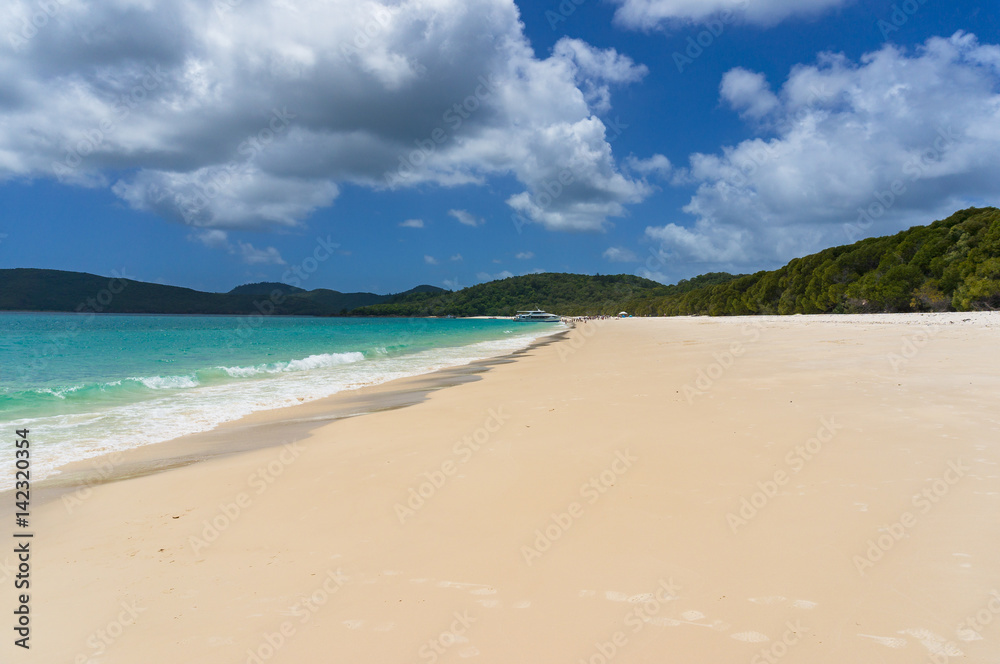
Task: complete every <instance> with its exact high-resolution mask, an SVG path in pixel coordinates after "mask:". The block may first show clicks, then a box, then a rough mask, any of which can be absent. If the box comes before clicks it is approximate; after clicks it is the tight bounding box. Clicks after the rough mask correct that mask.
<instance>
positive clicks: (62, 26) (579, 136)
mask: <svg viewBox="0 0 1000 664" xmlns="http://www.w3.org/2000/svg"><path fill="white" fill-rule="evenodd" d="M219 6H222V7H224V9H225V11H217V7H219ZM37 11H38V9H37V3H36V2H35V1H34V0H10V1H9V2H8V3H7V4H6V5H5V7H4V12H3V14H2V15H0V35H4V36H5V37H4V39H5V41H6V39H7V38H6V36H8V35H11V34H14V35H17V34H19V33H20V32H21V30H22V27H23V25H26V24H30V19H31V16H32V14H33V13H35V12H37ZM366 31H367V34H366ZM362 38H363V39H362ZM6 46H8V45H7V44H5V48H3V49H0V79H2V80H3V81H4V90H3V94H2V96H0V181H3V180H7V179H11V178H19V179H32V178H46V177H58V178H59V179H60V180H62V181H63V182H65V183H68V184H72V185H77V186H88V187H106V186H109V185H113V191H114V193H115V194H116V195H118V196H119V197H121V198H122V200H124V201H125V202H127V203H128V204H129V205H130V206H132V207H133V208H136V209H141V210H150V211H153V212H155V213H157V214H159V215H161V216H164V217H167V218H171V219H174V220H176V221H179V222H181V223H185V224H188V225H190V226H193V227H196V228H214V229H228V230H236V229H255V230H260V229H267V228H275V227H284V228H288V227H296V226H301V225H302V224H303V223H304V220H305V219H307V218H308V217H309V215H310V214H312V213H313V212H314V211H315V210H316V209H317V208H322V207H325V206H329V205H331V204H332V203H333V202H334V201H335V199H336V198H337V196H338V195H339V192H340V188H341V186H342V185H343V184H344V183H352V184H356V185H362V186H367V187H370V188H374V189H383V188H389V189H400V188H409V187H416V186H420V185H423V184H428V183H430V184H435V185H440V186H453V185H459V184H483V183H485V182H486V181H487V180H488V179H489V178H491V177H510V176H513V178H514V179H516V180H517V181H518V182H519V183H520V186H521V187H522V188H523V193H522V195H520V196H515V197H514V198H513V199H512V201H511V204H512V207H514V209H515V211H517V212H518V213H521V214H522V215H524V216H525V217H526V218H527V220H528V221H531V222H535V223H540V224H543V225H545V226H546V227H547V228H550V229H556V230H558V229H575V230H599V229H601V228H603V227H604V226H605V224H606V220H607V218H608V217H609V216H616V215H620V214H622V213H623V212H624V208H623V206H624V205H626V204H629V203H634V202H637V201H639V200H641V199H642V198H643V197H644V196H645V195H646V190H645V189H644V187H643V185H642V183H636V182H633V181H631V180H630V179H628V178H627V177H625V176H623V175H622V174H621V173H620V172H619V171H618V169H617V167H616V163H615V160H614V158H613V157H612V154H611V149H610V145H609V143H608V133H609V131H608V127H606V126H605V123H604V120H602V119H600V118H598V117H597V116H595V113H602V112H606V111H607V110H609V109H610V92H608V89H609V86H613V85H624V84H628V83H631V82H634V81H636V80H639V79H640V78H641V77H642V75H644V73H645V68H644V67H643V66H641V65H636V64H635V63H633V62H632V61H631V60H630V59H629V58H627V57H626V56H624V55H621V54H619V53H617V52H616V51H614V50H610V49H609V50H603V51H602V50H597V49H594V48H592V47H590V46H588V45H587V44H585V43H583V42H580V41H578V40H564V41H561V42H559V43H558V44H557V45H556V48H555V49H554V51H553V53H552V54H551V55H550V56H549V57H546V58H539V57H537V56H536V55H535V53H534V51H533V50H532V49H531V46H530V43H529V42H528V40H527V38H526V37H525V35H524V33H523V30H522V24H521V22H520V15H519V12H518V9H517V7H516V5H515V4H514V2H513V0H436V1H435V2H426V1H425V0H393V1H392V2H388V0H386V2H385V3H379V2H365V3H359V2H354V1H352V0H329V1H320V0H302V1H301V2H296V3H294V8H293V7H292V6H291V5H288V4H287V3H284V2H263V1H262V2H242V3H237V4H236V5H234V6H230V5H228V4H226V3H221V4H220V3H213V2H202V3H198V2H192V1H191V0H143V1H142V2H136V1H135V0H104V1H102V2H100V3H78V2H68V3H59V14H58V16H57V18H56V19H54V20H50V21H49V22H48V23H47V24H46V25H44V26H41V27H40V28H39V29H38V30H37V34H36V35H34V36H33V37H32V38H30V39H27V40H25V41H24V43H23V44H21V43H18V44H17V45H16V47H17V49H16V50H15V49H14V48H7V47H6ZM455 109H457V111H456V110H455ZM613 122H614V121H613V120H609V123H613ZM567 169H568V170H569V171H571V172H572V174H573V183H572V185H570V186H566V187H564V188H563V190H562V192H561V194H560V195H559V196H556V197H554V198H553V200H552V201H547V200H546V199H545V196H546V195H548V194H547V191H548V188H549V187H550V186H551V183H552V182H557V183H558V178H559V175H560V173H562V172H563V171H566V170H567ZM112 174H119V175H112ZM113 177H120V178H121V180H120V181H117V182H112V181H111V178H113ZM539 198H540V199H541V202H539Z"/></svg>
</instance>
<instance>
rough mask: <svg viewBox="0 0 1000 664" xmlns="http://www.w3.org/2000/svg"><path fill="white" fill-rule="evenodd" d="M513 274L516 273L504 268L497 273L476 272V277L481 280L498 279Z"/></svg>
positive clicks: (506, 277)
mask: <svg viewBox="0 0 1000 664" xmlns="http://www.w3.org/2000/svg"><path fill="white" fill-rule="evenodd" d="M513 276H514V273H513V272H510V271H508V270H504V271H503V272H497V273H496V274H490V273H489V272H477V273H476V279H478V280H479V281H497V280H499V279H508V278H510V277H513Z"/></svg>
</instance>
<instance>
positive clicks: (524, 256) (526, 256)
mask: <svg viewBox="0 0 1000 664" xmlns="http://www.w3.org/2000/svg"><path fill="white" fill-rule="evenodd" d="M534 257H535V254H534V252H531V251H522V252H520V253H518V254H516V255H515V256H514V258H516V259H517V260H519V261H527V260H531V259H532V258H534Z"/></svg>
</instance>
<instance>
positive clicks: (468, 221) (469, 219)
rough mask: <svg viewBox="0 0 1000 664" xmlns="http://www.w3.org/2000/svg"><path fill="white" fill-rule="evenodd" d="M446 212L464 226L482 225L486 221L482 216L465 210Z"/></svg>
mask: <svg viewBox="0 0 1000 664" xmlns="http://www.w3.org/2000/svg"><path fill="white" fill-rule="evenodd" d="M448 214H449V215H451V216H452V217H454V218H455V219H457V220H458V223H460V224H463V225H465V226H472V227H473V228H475V227H476V226H482V225H483V224H485V223H486V220H485V219H483V218H482V217H477V216H475V215H474V214H472V213H470V212H468V211H466V210H448Z"/></svg>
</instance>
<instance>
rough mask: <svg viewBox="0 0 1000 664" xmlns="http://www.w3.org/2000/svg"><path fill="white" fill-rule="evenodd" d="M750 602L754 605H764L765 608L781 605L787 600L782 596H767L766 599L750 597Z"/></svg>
mask: <svg viewBox="0 0 1000 664" xmlns="http://www.w3.org/2000/svg"><path fill="white" fill-rule="evenodd" d="M749 600H750V601H751V602H753V603H754V604H764V605H765V606H770V605H771V604H780V603H781V602H784V601H785V598H784V597H782V596H781V595H766V596H765V597H750V598H749Z"/></svg>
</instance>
